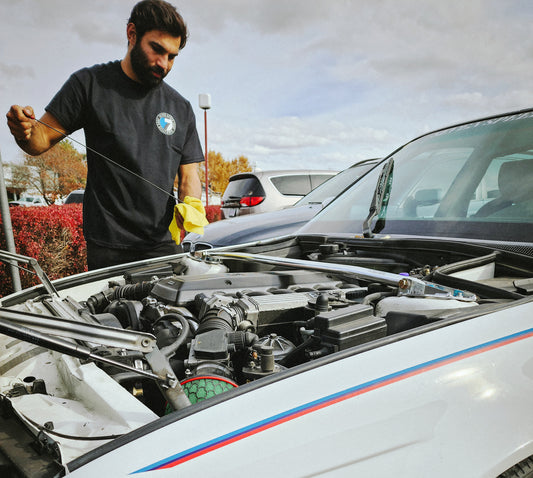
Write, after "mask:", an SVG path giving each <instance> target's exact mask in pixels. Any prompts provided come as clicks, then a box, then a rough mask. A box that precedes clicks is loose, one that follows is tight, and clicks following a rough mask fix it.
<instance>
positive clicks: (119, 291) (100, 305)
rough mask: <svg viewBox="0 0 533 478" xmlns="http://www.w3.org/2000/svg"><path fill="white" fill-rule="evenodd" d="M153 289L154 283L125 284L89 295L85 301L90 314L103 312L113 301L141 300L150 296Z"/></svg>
mask: <svg viewBox="0 0 533 478" xmlns="http://www.w3.org/2000/svg"><path fill="white" fill-rule="evenodd" d="M153 287H154V282H146V281H145V282H139V283H137V284H126V285H121V286H117V287H113V288H112V289H107V290H105V291H104V292H99V293H98V294H94V295H91V297H89V298H88V299H87V302H86V305H87V307H88V308H89V310H90V311H91V313H92V314H97V313H100V312H103V311H104V310H105V308H106V307H107V306H108V305H109V304H110V303H111V302H112V301H114V300H118V299H128V300H142V299H144V298H145V297H148V296H149V295H150V292H152V289H153Z"/></svg>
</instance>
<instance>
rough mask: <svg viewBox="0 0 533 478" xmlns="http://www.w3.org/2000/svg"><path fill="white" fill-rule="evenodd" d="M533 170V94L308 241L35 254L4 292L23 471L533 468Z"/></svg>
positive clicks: (11, 407)
mask: <svg viewBox="0 0 533 478" xmlns="http://www.w3.org/2000/svg"><path fill="white" fill-rule="evenodd" d="M532 180H533V109H529V110H524V111H519V112H516V113H510V114H502V115H500V116H492V117H489V118H483V119H479V120H476V121H472V122H467V123H462V124H458V125H455V126H452V127H449V128H443V129H440V130H437V131H433V132H430V133H428V134H425V135H423V136H420V137H418V138H417V139H415V140H413V141H411V142H409V143H407V144H405V145H404V146H402V147H400V148H398V149H397V150H396V151H394V152H393V153H392V154H391V155H390V156H388V157H386V158H384V160H383V161H382V162H381V163H380V164H379V165H378V166H376V167H375V168H374V169H372V170H371V171H369V172H368V173H367V174H366V175H365V176H364V177H363V178H361V179H360V180H359V181H357V182H356V183H355V184H354V185H353V186H352V187H350V188H349V189H347V190H346V191H345V192H344V193H342V194H341V195H339V196H338V197H336V198H335V199H334V200H333V201H332V202H331V203H330V204H328V205H327V206H326V207H325V208H324V209H323V210H322V211H321V212H319V213H318V214H317V215H316V216H315V217H313V218H312V219H311V220H310V221H309V222H307V223H306V224H305V225H304V226H303V227H302V228H301V229H299V230H298V231H297V232H296V233H295V234H294V235H292V236H290V237H284V238H282V239H280V238H276V239H272V240H268V241H259V242H257V243H255V244H246V245H235V246H229V247H225V248H218V249H210V250H207V251H202V252H201V253H198V254H197V255H190V254H186V253H183V254H177V255H174V256H168V257H164V258H158V259H150V260H145V261H139V262H136V263H130V264H124V265H119V266H114V267H109V268H105V269H101V270H96V271H91V272H87V273H83V274H80V275H77V276H73V277H70V278H64V279H58V280H55V281H53V282H50V281H48V280H46V277H45V276H44V274H43V272H42V271H40V269H38V268H36V272H37V274H38V275H39V276H40V277H41V278H42V285H39V286H36V287H33V288H30V289H27V290H23V291H20V292H17V293H14V294H11V295H9V296H6V297H4V298H2V299H0V334H3V335H0V406H1V410H2V413H0V437H1V439H0V450H1V453H2V455H1V456H0V466H1V467H2V473H3V476H4V475H6V476H9V474H10V473H11V474H12V475H14V470H16V472H17V474H18V475H16V476H26V477H28V476H40V477H44V478H47V477H52V476H53V477H60V476H69V477H70V476H72V477H73V478H78V477H91V478H92V477H95V476H102V477H103V476H112V477H126V476H139V477H144V476H146V477H176V476H202V477H221V476H224V477H232V478H238V477H239V478H240V477H249V476H250V475H253V476H257V477H260V478H263V477H271V476H290V477H303V476H328V477H333V476H335V477H340V476H348V477H352V476H362V477H370V476H371V477H377V478H380V477H390V476H401V477H426V476H431V477H446V478H449V477H469V478H471V477H500V478H508V477H510V476H515V477H519V476H520V477H526V476H531V469H532V466H531V464H532V463H533V415H532V413H531V396H533V240H532V236H531V231H532V230H533V207H532V202H533V198H532V195H533V193H532V188H531V184H532ZM1 257H2V258H3V259H4V260H8V261H13V260H15V259H17V260H19V261H21V262H24V263H25V264H26V267H28V266H32V265H33V266H35V265H36V264H35V263H34V262H31V261H29V262H28V258H27V257H19V256H14V255H13V254H9V253H5V252H3V253H2V254H1ZM37 473H38V475H37Z"/></svg>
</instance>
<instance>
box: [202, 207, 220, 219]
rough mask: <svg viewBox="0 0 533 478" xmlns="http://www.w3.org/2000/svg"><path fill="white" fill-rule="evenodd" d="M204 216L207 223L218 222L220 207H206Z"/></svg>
mask: <svg viewBox="0 0 533 478" xmlns="http://www.w3.org/2000/svg"><path fill="white" fill-rule="evenodd" d="M205 216H206V218H207V220H208V221H209V222H216V221H220V206H207V207H206V208H205Z"/></svg>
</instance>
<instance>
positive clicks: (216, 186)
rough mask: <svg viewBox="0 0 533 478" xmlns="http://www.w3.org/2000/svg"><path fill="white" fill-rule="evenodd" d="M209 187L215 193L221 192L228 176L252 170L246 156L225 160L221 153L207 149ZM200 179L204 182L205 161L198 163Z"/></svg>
mask: <svg viewBox="0 0 533 478" xmlns="http://www.w3.org/2000/svg"><path fill="white" fill-rule="evenodd" d="M207 161H208V165H207V168H208V176H209V188H210V189H211V190H212V191H213V192H216V193H220V194H222V193H223V192H224V190H225V189H226V186H227V185H228V183H229V178H230V176H232V175H234V174H237V173H244V172H247V171H252V167H251V166H250V163H249V162H248V158H247V157H246V156H239V157H238V158H235V159H232V160H230V161H226V160H225V159H224V158H223V157H222V154H221V153H216V152H215V151H209V152H208V153H207ZM200 179H201V181H202V184H205V162H204V163H201V164H200Z"/></svg>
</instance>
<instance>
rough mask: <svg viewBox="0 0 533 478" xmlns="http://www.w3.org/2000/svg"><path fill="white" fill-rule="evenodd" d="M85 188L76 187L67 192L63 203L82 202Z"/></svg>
mask: <svg viewBox="0 0 533 478" xmlns="http://www.w3.org/2000/svg"><path fill="white" fill-rule="evenodd" d="M84 195H85V189H76V190H75V191H72V192H70V193H69V194H68V196H67V198H66V199H65V204H83V196H84Z"/></svg>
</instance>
